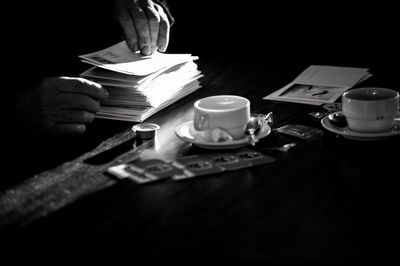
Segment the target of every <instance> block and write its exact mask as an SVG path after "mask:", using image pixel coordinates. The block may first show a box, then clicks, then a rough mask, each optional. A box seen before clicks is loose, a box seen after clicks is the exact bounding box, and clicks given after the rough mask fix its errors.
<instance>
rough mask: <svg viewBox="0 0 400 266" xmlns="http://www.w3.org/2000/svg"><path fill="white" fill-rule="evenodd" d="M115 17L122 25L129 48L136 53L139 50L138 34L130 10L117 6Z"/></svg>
mask: <svg viewBox="0 0 400 266" xmlns="http://www.w3.org/2000/svg"><path fill="white" fill-rule="evenodd" d="M114 13H115V16H116V18H117V20H118V22H119V24H120V25H121V28H122V31H123V32H124V35H125V40H126V42H127V44H128V46H129V48H130V49H131V50H132V51H134V52H136V51H138V50H139V43H138V36H137V34H136V29H135V26H134V22H133V20H132V17H131V14H130V12H129V10H128V9H126V8H125V7H124V6H121V5H118V4H117V5H116V8H115V10H114Z"/></svg>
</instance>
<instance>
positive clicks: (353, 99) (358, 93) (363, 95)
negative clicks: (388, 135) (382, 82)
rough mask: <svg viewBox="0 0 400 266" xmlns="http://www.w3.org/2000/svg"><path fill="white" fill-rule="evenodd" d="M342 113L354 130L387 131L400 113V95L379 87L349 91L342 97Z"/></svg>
mask: <svg viewBox="0 0 400 266" xmlns="http://www.w3.org/2000/svg"><path fill="white" fill-rule="evenodd" d="M342 111H343V115H344V116H345V117H346V120H347V124H348V127H349V128H350V129H352V130H355V131H360V132H383V131H387V130H390V129H391V128H392V127H393V123H394V119H395V117H396V116H397V115H398V113H399V93H398V92H397V91H395V90H392V89H387V88H379V87H366V88H357V89H352V90H348V91H346V92H344V93H343V95H342Z"/></svg>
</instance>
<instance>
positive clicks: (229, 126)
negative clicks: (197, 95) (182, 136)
mask: <svg viewBox="0 0 400 266" xmlns="http://www.w3.org/2000/svg"><path fill="white" fill-rule="evenodd" d="M249 119H250V101H249V100H248V99H246V98H244V97H241V96H237V95H216V96H210V97H206V98H202V99H200V100H197V101H196V102H195V103H194V119H193V124H194V128H195V129H196V130H197V131H205V130H212V129H214V128H221V129H223V130H225V131H226V132H228V134H229V135H231V136H232V138H233V139H240V138H242V137H243V136H244V133H245V131H246V126H247V122H248V121H249Z"/></svg>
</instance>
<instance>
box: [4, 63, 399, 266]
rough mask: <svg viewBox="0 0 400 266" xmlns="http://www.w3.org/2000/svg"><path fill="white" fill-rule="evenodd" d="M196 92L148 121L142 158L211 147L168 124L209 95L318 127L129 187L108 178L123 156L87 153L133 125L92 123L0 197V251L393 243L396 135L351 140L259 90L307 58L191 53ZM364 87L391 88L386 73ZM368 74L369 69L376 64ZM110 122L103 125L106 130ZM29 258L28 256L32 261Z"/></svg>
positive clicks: (176, 250)
mask: <svg viewBox="0 0 400 266" xmlns="http://www.w3.org/2000/svg"><path fill="white" fill-rule="evenodd" d="M197 63H198V64H199V68H200V69H201V70H202V71H203V73H204V74H205V77H204V78H202V80H201V82H202V85H203V88H202V89H200V90H199V91H198V92H195V93H194V94H192V95H190V96H188V97H186V98H184V99H183V100H180V101H178V102H177V103H175V104H173V105H171V106H170V107H168V108H166V109H165V110H163V111H161V112H160V113H158V114H156V115H155V116H153V117H151V118H150V119H149V120H148V121H149V122H154V123H157V124H159V125H160V126H161V129H160V130H159V132H158V135H157V139H156V143H155V145H150V146H148V147H143V148H142V149H141V150H140V152H139V156H140V158H141V159H145V158H167V159H174V158H178V157H180V156H184V155H188V154H201V153H206V152H209V151H207V150H203V149H200V148H197V147H194V146H192V145H191V144H189V143H187V142H184V141H182V140H180V139H179V138H178V137H177V136H176V135H175V133H174V129H175V127H176V126H177V125H178V124H179V123H181V122H183V121H186V120H189V119H191V117H192V115H193V110H192V105H193V102H194V101H195V100H197V99H199V98H202V97H205V96H209V95H215V94H237V95H243V96H245V97H247V98H249V99H250V100H251V110H252V112H254V113H268V112H270V111H272V112H273V114H274V124H273V128H276V127H279V126H282V125H285V124H295V123H296V124H304V125H309V126H312V127H316V128H319V129H321V130H323V134H322V136H321V137H319V138H317V139H314V140H312V141H302V140H299V139H293V138H291V137H287V136H284V135H280V134H279V133H275V132H273V133H271V134H270V135H269V136H268V137H267V138H265V139H264V140H263V141H262V142H261V143H260V144H259V145H261V146H262V147H270V146H276V145H279V144H282V143H286V142H292V141H295V142H297V143H298V145H297V146H296V147H295V148H293V149H292V150H290V151H289V152H288V153H279V152H278V153H270V154H269V155H270V156H273V157H274V158H275V159H276V161H275V162H274V163H272V164H265V165H260V166H255V167H252V168H247V169H243V170H238V171H234V172H226V173H223V174H218V175H209V176H206V177H199V178H194V179H187V180H182V181H174V182H160V183H149V184H144V185H138V184H136V183H133V182H129V181H121V180H118V179H116V178H113V177H110V176H108V175H106V174H105V170H106V169H107V168H108V167H109V166H111V165H114V164H116V163H118V162H121V161H126V160H130V159H132V153H131V152H127V153H125V154H122V155H120V156H119V157H116V158H115V159H114V160H112V161H110V162H106V163H104V164H100V165H89V164H86V163H85V162H84V160H85V159H86V158H88V157H91V156H92V155H94V154H96V153H99V152H101V151H103V150H105V149H109V148H111V147H113V146H115V145H117V144H118V143H120V142H123V141H125V140H127V139H130V138H132V137H133V134H132V132H131V130H130V128H131V126H132V125H133V124H132V123H128V122H116V121H106V120H98V121H95V123H94V124H93V125H92V128H91V129H90V132H89V134H93V133H96V138H95V140H96V141H97V143H96V145H97V147H96V148H95V149H93V150H88V151H87V152H86V153H83V154H81V155H80V156H78V157H77V158H75V159H73V160H69V161H67V162H65V163H63V164H61V165H59V166H57V167H56V168H54V169H49V170H48V171H44V172H42V173H39V174H38V175H36V176H34V177H32V178H29V179H27V180H25V181H24V182H21V183H20V184H17V185H16V186H13V187H11V188H9V189H7V190H4V191H2V192H1V194H0V229H1V235H2V236H1V239H2V240H1V242H2V246H1V249H0V252H1V253H2V257H3V255H10V256H11V257H12V258H13V259H14V260H16V261H18V259H27V260H31V259H32V258H36V259H38V257H40V260H43V259H44V258H49V256H51V255H57V256H58V259H59V260H60V261H61V260H68V259H71V260H74V259H75V258H78V257H79V258H82V256H83V257H84V258H87V259H89V260H90V261H97V260H98V261H105V260H106V259H111V260H113V261H116V260H118V259H127V260H128V261H132V262H137V261H146V262H163V263H168V262H183V263H186V264H197V263H199V264H200V263H212V262H227V263H230V262H242V263H247V262H249V263H307V264H308V265H309V264H314V263H315V264H319V263H330V264H335V263H343V262H354V263H357V262H381V261H382V260H386V259H388V260H389V258H392V257H394V255H395V254H396V252H397V250H396V248H395V246H394V245H392V241H394V243H396V242H397V237H396V235H397V233H396V228H397V224H398V218H397V210H398V204H397V203H398V199H397V197H396V196H397V194H398V193H397V186H396V182H397V179H398V170H397V167H398V163H399V159H398V148H399V147H400V146H399V143H400V142H399V138H398V137H396V138H391V139H387V140H381V141H371V142H365V141H354V140H348V139H345V138H342V137H339V136H336V135H335V134H332V133H330V132H328V131H325V130H324V129H323V128H322V127H321V125H320V121H319V120H317V119H315V118H313V117H312V116H310V115H308V113H309V112H312V111H322V110H323V109H322V107H320V106H309V105H302V104H294V103H284V102H272V101H266V100H263V99H262V98H263V97H264V96H266V95H267V94H269V93H270V92H272V91H274V90H276V89H278V88H281V87H282V86H283V85H285V84H286V83H288V82H290V81H291V80H292V79H293V78H294V77H295V76H297V75H298V74H299V73H300V72H301V71H302V70H303V69H304V68H305V67H306V66H307V65H286V66H277V65H267V64H265V63H262V62H257V61H254V60H253V61H251V62H250V61H249V62H233V61H229V60H228V61H222V60H201V59H200V60H199V61H198V62H197ZM371 71H372V72H373V73H374V74H375V75H374V77H372V78H371V79H369V80H367V81H366V82H364V83H363V84H361V85H379V86H387V87H391V88H394V89H398V87H397V88H395V87H393V83H388V80H387V79H386V76H385V73H386V72H384V71H381V72H380V70H379V69H376V70H374V69H372V70H371ZM374 71H375V72H374ZM110 128H114V131H118V132H114V131H112V130H105V129H110ZM33 256H34V257H33Z"/></svg>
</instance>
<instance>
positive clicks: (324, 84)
mask: <svg viewBox="0 0 400 266" xmlns="http://www.w3.org/2000/svg"><path fill="white" fill-rule="evenodd" d="M370 76H372V74H370V73H369V72H368V69H367V68H352V67H335V66H320V65H312V66H310V67H308V68H307V69H306V70H304V71H303V72H302V73H301V74H300V75H299V76H298V77H296V78H295V79H294V80H293V81H292V82H290V83H289V84H287V85H286V86H284V87H283V88H281V89H279V90H277V91H275V92H273V93H271V94H269V95H267V96H265V97H264V98H263V99H265V100H277V101H285V102H295V103H303V104H311V105H320V104H325V103H333V102H335V101H336V100H337V99H338V98H339V97H340V96H341V95H342V94H343V92H345V91H346V90H348V89H350V88H351V87H353V86H354V85H356V84H358V83H360V82H361V81H364V80H366V79H367V78H369V77H370Z"/></svg>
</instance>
